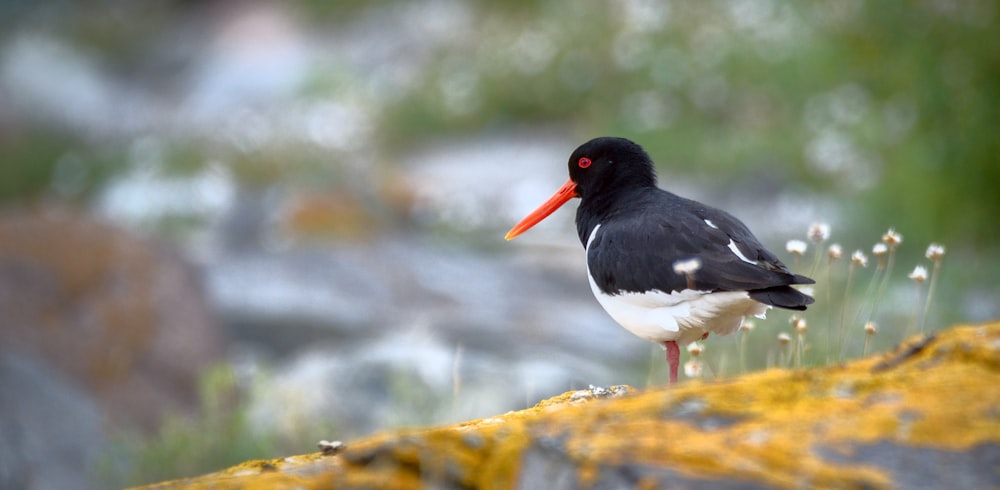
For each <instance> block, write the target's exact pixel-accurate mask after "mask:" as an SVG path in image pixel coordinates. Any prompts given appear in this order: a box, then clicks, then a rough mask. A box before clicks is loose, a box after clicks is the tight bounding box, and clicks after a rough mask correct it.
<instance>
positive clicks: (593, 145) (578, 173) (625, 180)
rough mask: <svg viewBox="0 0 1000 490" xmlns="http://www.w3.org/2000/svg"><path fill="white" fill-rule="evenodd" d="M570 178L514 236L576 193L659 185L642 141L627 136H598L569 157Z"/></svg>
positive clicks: (585, 194)
mask: <svg viewBox="0 0 1000 490" xmlns="http://www.w3.org/2000/svg"><path fill="white" fill-rule="evenodd" d="M568 166H569V180H567V181H566V183H565V184H563V186H562V187H560V188H559V190H557V191H556V193H555V194H553V195H552V197H550V198H549V200H548V201H545V202H544V203H543V204H542V205H541V206H539V207H538V208H537V209H535V210H534V211H532V212H531V213H530V214H528V216H526V217H525V218H524V219H522V220H521V222H519V223H518V224H517V225H515V226H514V227H513V228H511V230H510V231H509V232H507V235H506V237H505V238H506V239H507V240H510V239H512V238H514V237H516V236H518V235H520V234H521V233H524V232H525V231H527V230H528V229H529V228H531V227H532V226H535V225H536V224H538V223H539V222H540V221H542V220H543V219H545V218H546V217H548V216H549V215H550V214H552V213H553V212H555V210H556V209H559V207H560V206H562V205H563V204H565V203H566V202H567V201H569V200H570V199H572V198H574V197H579V198H581V199H583V200H587V199H589V198H591V197H593V196H599V195H608V194H611V193H614V192H620V191H625V190H629V189H633V188H636V187H647V186H655V185H656V173H655V171H654V169H653V161H652V160H651V159H650V158H649V155H648V154H647V153H646V151H645V150H643V149H642V147H641V146H639V145H638V144H636V143H634V142H632V141H629V140H627V139H625V138H614V137H601V138H594V139H592V140H590V141H588V142H586V143H584V144H582V145H580V146H579V147H578V148H577V149H576V150H574V151H573V154H572V155H570V157H569V162H568Z"/></svg>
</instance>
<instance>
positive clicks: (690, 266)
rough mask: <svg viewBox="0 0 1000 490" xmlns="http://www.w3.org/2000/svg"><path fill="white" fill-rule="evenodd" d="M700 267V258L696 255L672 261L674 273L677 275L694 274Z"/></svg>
mask: <svg viewBox="0 0 1000 490" xmlns="http://www.w3.org/2000/svg"><path fill="white" fill-rule="evenodd" d="M698 269H701V259H699V258H698V257H692V258H690V259H687V260H678V261H677V262H674V273H675V274H677V275H679V276H688V275H691V274H694V273H695V272H697V271H698Z"/></svg>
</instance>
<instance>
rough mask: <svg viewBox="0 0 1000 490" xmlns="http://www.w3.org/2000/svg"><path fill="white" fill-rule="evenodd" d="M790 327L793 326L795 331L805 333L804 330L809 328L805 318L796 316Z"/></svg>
mask: <svg viewBox="0 0 1000 490" xmlns="http://www.w3.org/2000/svg"><path fill="white" fill-rule="evenodd" d="M792 328H794V329H795V331H796V332H798V333H800V334H802V333H806V330H808V329H809V325H808V324H807V323H806V319H805V318H796V319H795V321H794V322H792Z"/></svg>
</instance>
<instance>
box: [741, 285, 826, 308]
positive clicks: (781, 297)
mask: <svg viewBox="0 0 1000 490" xmlns="http://www.w3.org/2000/svg"><path fill="white" fill-rule="evenodd" d="M748 293H750V298H752V299H753V300H754V301H759V302H761V303H764V304H765V305H771V306H777V307H778V308H786V309H789V310H804V309H806V306H807V305H810V304H812V303H813V302H814V301H816V300H814V299H813V298H812V296H807V295H805V294H802V293H801V292H799V290H798V289H795V288H793V287H791V286H774V287H771V288H764V289H754V290H751V291H748Z"/></svg>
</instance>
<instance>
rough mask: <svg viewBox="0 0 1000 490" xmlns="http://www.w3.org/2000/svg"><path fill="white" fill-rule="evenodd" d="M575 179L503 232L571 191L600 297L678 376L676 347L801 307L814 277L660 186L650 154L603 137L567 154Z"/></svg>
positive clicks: (531, 222) (539, 215) (728, 219)
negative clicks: (746, 320) (753, 318)
mask: <svg viewBox="0 0 1000 490" xmlns="http://www.w3.org/2000/svg"><path fill="white" fill-rule="evenodd" d="M568 167H569V180H567V181H566V183H565V184H563V185H562V187H560V188H559V190H557V191H556V192H555V194H553V195H552V197H550V198H549V199H548V200H547V201H545V202H544V203H543V204H541V205H540V206H538V208H537V209H535V210H534V211H532V212H531V213H530V214H528V215H527V216H525V217H524V219H522V220H521V221H520V222H518V223H517V224H516V225H514V227H513V228H511V229H510V231H509V232H507V234H506V236H505V239H507V240H511V239H513V238H515V237H517V236H518V235H520V234H522V233H524V232H525V231H527V230H528V229H530V228H531V227H533V226H535V225H536V224H538V223H539V222H541V221H542V220H544V219H545V218H546V217H548V216H549V215H550V214H552V213H553V212H555V211H556V210H557V209H559V208H560V207H561V206H562V205H563V204H565V203H566V202H568V201H569V200H570V199H573V198H579V199H580V203H579V206H578V207H577V210H576V230H577V234H578V235H579V237H580V243H581V244H582V245H583V247H584V250H585V252H586V257H587V277H588V279H589V282H590V288H591V290H592V291H593V293H594V296H595V297H596V298H597V301H598V303H600V305H601V306H602V307H603V308H604V310H605V311H606V312H607V313H608V314H609V315H610V316H611V318H612V319H614V320H615V321H616V322H617V323H619V324H620V325H621V326H623V327H624V328H625V329H627V330H628V331H629V332H631V333H633V334H634V335H636V336H638V337H640V338H643V339H646V340H649V341H651V342H654V343H657V344H660V345H661V346H663V348H664V349H665V350H666V358H667V364H668V365H669V369H670V374H669V376H670V378H669V380H670V384H676V383H677V372H678V365H679V364H680V348H681V347H683V346H686V345H688V344H690V343H692V342H695V341H698V340H703V339H706V338H708V335H709V333H715V334H718V335H726V334H731V333H733V332H735V331H737V330H738V329H739V328H740V326H741V325H742V324H743V321H744V318H745V317H747V316H750V315H753V316H757V317H761V318H763V316H764V314H765V313H766V312H767V310H768V309H770V308H771V307H778V308H785V309H789V310H800V311H801V310H805V309H806V306H807V305H809V304H812V303H813V301H814V300H813V298H812V297H810V296H808V295H806V294H804V293H803V292H801V291H799V290H798V289H796V288H795V287H793V286H795V285H800V284H814V283H815V281H814V280H813V279H811V278H809V277H806V276H802V275H799V274H795V273H794V272H792V271H791V270H790V269H789V268H788V266H786V265H785V264H784V263H782V262H781V260H779V259H778V257H776V256H775V255H774V253H772V252H770V251H768V250H767V249H766V248H765V247H764V245H762V244H761V243H760V241H759V240H758V239H757V238H756V237H755V236H754V235H753V233H752V232H751V231H750V229H749V228H747V226H746V225H745V224H743V222H742V221H740V220H739V219H737V218H736V217H734V216H733V215H731V214H729V213H728V212H726V211H723V210H721V209H717V208H714V207H712V206H709V205H706V204H702V203H700V202H698V201H694V200H691V199H687V198H684V197H681V196H679V195H676V194H674V193H672V192H669V191H667V190H664V189H661V188H659V187H658V186H657V177H656V171H655V167H654V164H653V160H652V159H651V158H650V156H649V154H648V153H646V151H645V150H644V149H643V148H642V147H641V146H640V145H639V144H637V143H635V142H633V141H630V140H628V139H625V138H618V137H607V136H606V137H599V138H594V139H592V140H590V141H587V142H586V143H584V144H582V145H580V146H579V147H578V148H577V149H576V150H574V151H573V153H572V154H571V155H570V158H569V162H568Z"/></svg>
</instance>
